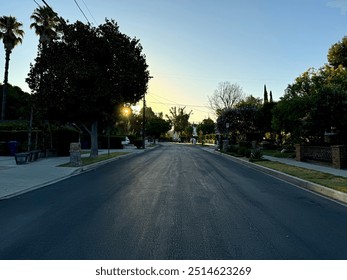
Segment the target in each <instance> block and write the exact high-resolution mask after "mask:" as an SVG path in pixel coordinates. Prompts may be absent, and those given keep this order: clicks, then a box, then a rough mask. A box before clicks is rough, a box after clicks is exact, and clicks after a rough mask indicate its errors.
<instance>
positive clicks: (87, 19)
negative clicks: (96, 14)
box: [74, 0, 90, 24]
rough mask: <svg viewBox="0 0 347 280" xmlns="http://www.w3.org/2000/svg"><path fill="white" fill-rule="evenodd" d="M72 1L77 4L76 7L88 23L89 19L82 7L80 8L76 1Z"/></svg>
mask: <svg viewBox="0 0 347 280" xmlns="http://www.w3.org/2000/svg"><path fill="white" fill-rule="evenodd" d="M74 2H75V3H76V5H77V7H78V9H79V10H80V11H81V13H82V14H83V16H84V18H85V19H86V20H87V22H88V23H89V24H90V22H89V20H88V18H87V16H86V15H85V13H84V12H83V11H82V9H81V7H80V5H79V4H78V3H77V1H76V0H74Z"/></svg>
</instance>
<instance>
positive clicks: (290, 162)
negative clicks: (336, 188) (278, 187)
mask: <svg viewBox="0 0 347 280" xmlns="http://www.w3.org/2000/svg"><path fill="white" fill-rule="evenodd" d="M263 157H264V158H265V159H268V160H271V161H277V162H281V163H284V164H288V165H293V166H297V167H302V168H306V169H311V170H315V171H319V172H323V173H329V174H333V175H335V176H341V177H347V169H336V168H333V167H330V166H325V165H321V164H315V163H309V162H303V161H297V160H295V159H290V158H276V157H270V156H263Z"/></svg>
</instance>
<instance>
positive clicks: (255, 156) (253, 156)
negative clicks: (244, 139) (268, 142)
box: [250, 149, 263, 161]
mask: <svg viewBox="0 0 347 280" xmlns="http://www.w3.org/2000/svg"><path fill="white" fill-rule="evenodd" d="M262 158H263V153H262V151H261V150H259V149H255V150H253V151H252V152H251V156H250V160H251V161H256V160H261V159H262Z"/></svg>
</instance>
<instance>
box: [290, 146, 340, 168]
mask: <svg viewBox="0 0 347 280" xmlns="http://www.w3.org/2000/svg"><path fill="white" fill-rule="evenodd" d="M295 148H296V160H298V161H307V160H312V161H317V162H322V163H329V164H331V165H332V166H333V167H334V168H337V169H342V168H346V167H347V146H344V145H337V146H330V147H323V146H309V145H302V144H298V145H296V147H295Z"/></svg>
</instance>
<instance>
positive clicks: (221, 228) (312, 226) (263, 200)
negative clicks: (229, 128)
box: [0, 145, 347, 260]
mask: <svg viewBox="0 0 347 280" xmlns="http://www.w3.org/2000/svg"><path fill="white" fill-rule="evenodd" d="M346 236H347V208H346V207H345V206H343V205H340V204H338V203H335V202H332V201H330V200H327V199H325V198H322V197H320V196H317V195H315V194H312V193H310V192H307V191H304V190H302V189H300V188H297V187H295V186H293V185H290V184H287V183H285V182H283V181H281V180H278V179H275V178H273V177H271V176H268V175H266V174H263V173H261V172H258V171H255V170H253V169H251V168H248V167H245V166H243V165H240V164H237V163H234V162H233V161H231V160H229V159H226V158H224V157H222V156H219V155H215V154H213V153H210V152H206V151H204V150H202V149H201V148H199V147H196V146H188V145H187V146H186V145H163V146H161V147H159V148H157V149H154V150H152V151H148V152H146V153H142V154H139V155H136V156H131V157H129V158H125V159H122V160H119V161H116V162H113V163H110V164H107V165H105V166H103V167H100V168H98V169H96V170H94V171H90V172H87V173H84V174H82V175H79V176H75V177H72V178H70V179H67V180H64V181H61V182H59V183H56V184H54V185H51V186H48V187H45V188H42V189H39V190H36V191H33V192H30V193H27V194H25V195H22V196H20V197H15V198H12V199H9V200H3V201H0V259H136V260H139V259H252V260H255V259H265V260H273V259H287V260H288V259H315V260H316V259H347V238H346Z"/></svg>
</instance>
